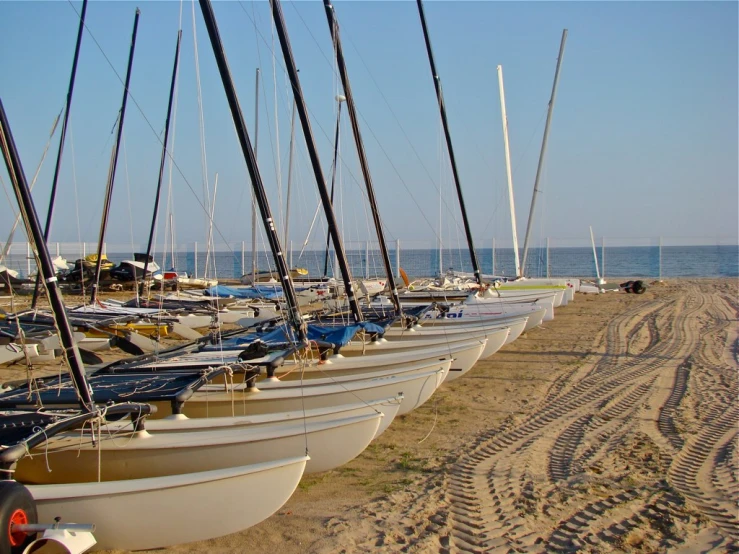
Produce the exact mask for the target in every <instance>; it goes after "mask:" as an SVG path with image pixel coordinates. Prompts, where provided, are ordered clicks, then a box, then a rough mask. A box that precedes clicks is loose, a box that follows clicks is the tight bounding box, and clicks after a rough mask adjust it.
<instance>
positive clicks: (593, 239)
mask: <svg viewBox="0 0 739 554" xmlns="http://www.w3.org/2000/svg"><path fill="white" fill-rule="evenodd" d="M590 244H591V245H592V246H593V260H594V261H595V275H596V277H598V284H599V285H600V284H602V283H601V280H600V269H599V268H598V253H597V251H596V250H595V237H593V226H592V225H591V226H590Z"/></svg>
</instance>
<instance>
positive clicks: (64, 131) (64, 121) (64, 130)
mask: <svg viewBox="0 0 739 554" xmlns="http://www.w3.org/2000/svg"><path fill="white" fill-rule="evenodd" d="M86 13H87V0H82V12H81V13H80V26H79V28H78V30H77V43H76V44H75V47H74V58H73V59H72V73H71V74H70V76H69V87H67V104H66V106H65V107H64V119H62V131H61V136H60V137H59V151H58V152H57V155H56V166H55V167H54V178H53V179H52V181H51V197H50V198H49V211H48V212H47V214H46V226H45V227H44V240H45V241H48V240H49V235H50V234H51V215H52V213H53V212H54V200H55V199H56V185H57V183H58V181H59V170H60V169H61V167H62V152H64V138H65V137H66V136H67V122H68V121H69V109H70V108H71V106H72V93H73V92H74V80H75V76H76V75H77V61H78V60H79V58H80V47H81V46H82V33H83V31H84V30H85V14H86ZM40 282H41V275H40V274H37V275H36V286H35V288H34V289H33V299H32V300H31V309H33V308H35V307H36V302H37V301H38V291H39V284H40Z"/></svg>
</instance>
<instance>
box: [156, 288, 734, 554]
mask: <svg viewBox="0 0 739 554" xmlns="http://www.w3.org/2000/svg"><path fill="white" fill-rule="evenodd" d="M737 293H738V290H737V282H736V281H735V280H709V279H693V280H687V279H685V280H674V281H668V282H665V283H654V284H651V285H650V286H649V289H648V291H647V292H646V293H645V294H643V295H639V296H635V295H630V294H624V293H607V294H602V295H598V296H593V295H581V294H578V295H577V298H576V301H575V302H574V303H571V304H569V305H568V306H566V307H562V308H559V309H557V313H556V317H555V319H554V321H552V322H549V323H548V324H545V325H544V327H542V328H538V329H536V330H533V331H531V332H529V333H527V334H526V335H525V336H522V337H521V338H519V339H518V340H516V341H515V342H514V343H513V344H511V345H509V346H507V347H505V348H504V349H503V350H501V351H500V352H498V353H497V354H495V355H494V356H493V357H491V358H490V359H488V360H485V361H483V362H478V364H477V366H476V367H475V368H474V369H473V370H472V371H471V372H470V373H469V374H468V375H466V376H465V377H463V378H461V379H459V380H457V381H456V382H454V383H451V384H449V385H444V386H443V387H442V388H441V389H440V390H439V391H437V393H436V394H435V395H434V397H433V398H432V400H431V401H430V402H429V403H428V404H426V405H425V406H423V407H421V408H420V409H418V410H416V411H414V412H413V413H412V414H409V415H408V416H404V417H402V418H400V419H398V420H396V421H395V422H393V424H392V425H391V427H390V429H389V430H388V431H387V432H386V433H384V434H383V435H382V436H381V437H380V438H379V439H378V440H377V441H375V442H374V443H373V444H372V445H371V446H370V448H369V449H368V450H367V451H365V452H364V453H363V454H362V455H361V456H360V457H359V458H357V459H356V460H354V461H353V462H351V463H350V464H347V465H346V466H343V467H341V468H339V469H337V470H335V471H331V472H327V473H324V474H319V475H316V476H310V477H306V478H304V479H303V481H302V482H301V484H300V486H299V488H298V490H297V491H296V493H295V494H294V495H293V497H292V498H291V499H290V501H289V502H288V503H287V505H285V506H284V507H283V508H282V509H281V510H280V511H279V512H278V513H277V514H275V515H274V516H272V517H271V518H269V519H268V520H266V521H264V522H263V523H261V524H260V525H257V526H256V527H253V528H251V529H248V530H246V531H244V532H242V533H237V534H234V535H230V536H227V537H222V538H219V539H214V540H211V541H205V542H201V543H192V544H186V545H181V546H178V547H175V548H170V549H166V550H164V551H159V552H172V553H187V552H218V553H224V554H225V553H236V552H280V553H303V552H305V553H336V552H346V553H350V552H483V551H488V552H676V553H698V552H731V551H736V550H737V548H739V518H738V517H737V505H738V504H737V502H738V501H739V475H738V474H739V470H738V469H737V468H738V467H739V454H738V453H737V422H738V421H739V404H738V403H737V402H736V398H737V393H739V384H738V383H737V344H738V343H737V340H738V338H737V309H738V308H739V305H738V303H737V298H738V294H737ZM250 501H251V499H248V498H247V499H244V509H245V510H248V509H249V502H250Z"/></svg>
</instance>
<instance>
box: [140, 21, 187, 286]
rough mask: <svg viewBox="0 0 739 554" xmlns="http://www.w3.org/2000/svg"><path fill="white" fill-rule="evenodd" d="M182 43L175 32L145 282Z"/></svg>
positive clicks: (145, 266)
mask: <svg viewBox="0 0 739 554" xmlns="http://www.w3.org/2000/svg"><path fill="white" fill-rule="evenodd" d="M181 41H182V29H180V30H179V31H178V32H177V46H176V48H175V53H174V66H173V67H172V82H171V84H170V86H169V102H168V103H167V119H166V120H165V122H164V141H163V142H162V159H161V160H160V163H159V179H158V180H157V194H156V198H155V199H154V214H153V215H152V216H151V230H150V231H149V242H148V244H147V246H146V259H145V260H144V274H143V276H142V278H143V279H144V281H146V270H147V269H148V268H149V256H150V255H151V244H152V242H153V240H154V229H155V227H156V224H157V216H158V215H159V197H160V195H161V191H162V179H163V177H164V162H165V160H166V159H167V140H168V138H169V121H170V118H171V116H172V104H173V101H174V89H175V83H176V82H177V68H178V67H179V64H180V42H181ZM135 275H136V269H134V276H135Z"/></svg>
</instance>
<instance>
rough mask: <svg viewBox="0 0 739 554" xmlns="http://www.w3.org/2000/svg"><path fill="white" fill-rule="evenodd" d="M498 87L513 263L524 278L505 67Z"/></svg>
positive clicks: (500, 73) (500, 66) (500, 74)
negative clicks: (518, 229)
mask: <svg viewBox="0 0 739 554" xmlns="http://www.w3.org/2000/svg"><path fill="white" fill-rule="evenodd" d="M498 86H499V88H500V114H501V118H502V120H503V144H504V145H505V169H506V175H507V176H508V203H509V205H510V208H511V236H512V237H513V261H514V262H515V263H516V277H523V273H522V272H521V262H520V261H519V257H518V233H517V232H516V206H515V204H514V201H513V175H512V174H511V147H510V144H509V143H508V116H507V115H506V109H505V90H504V88H503V66H502V65H499V66H498Z"/></svg>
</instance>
